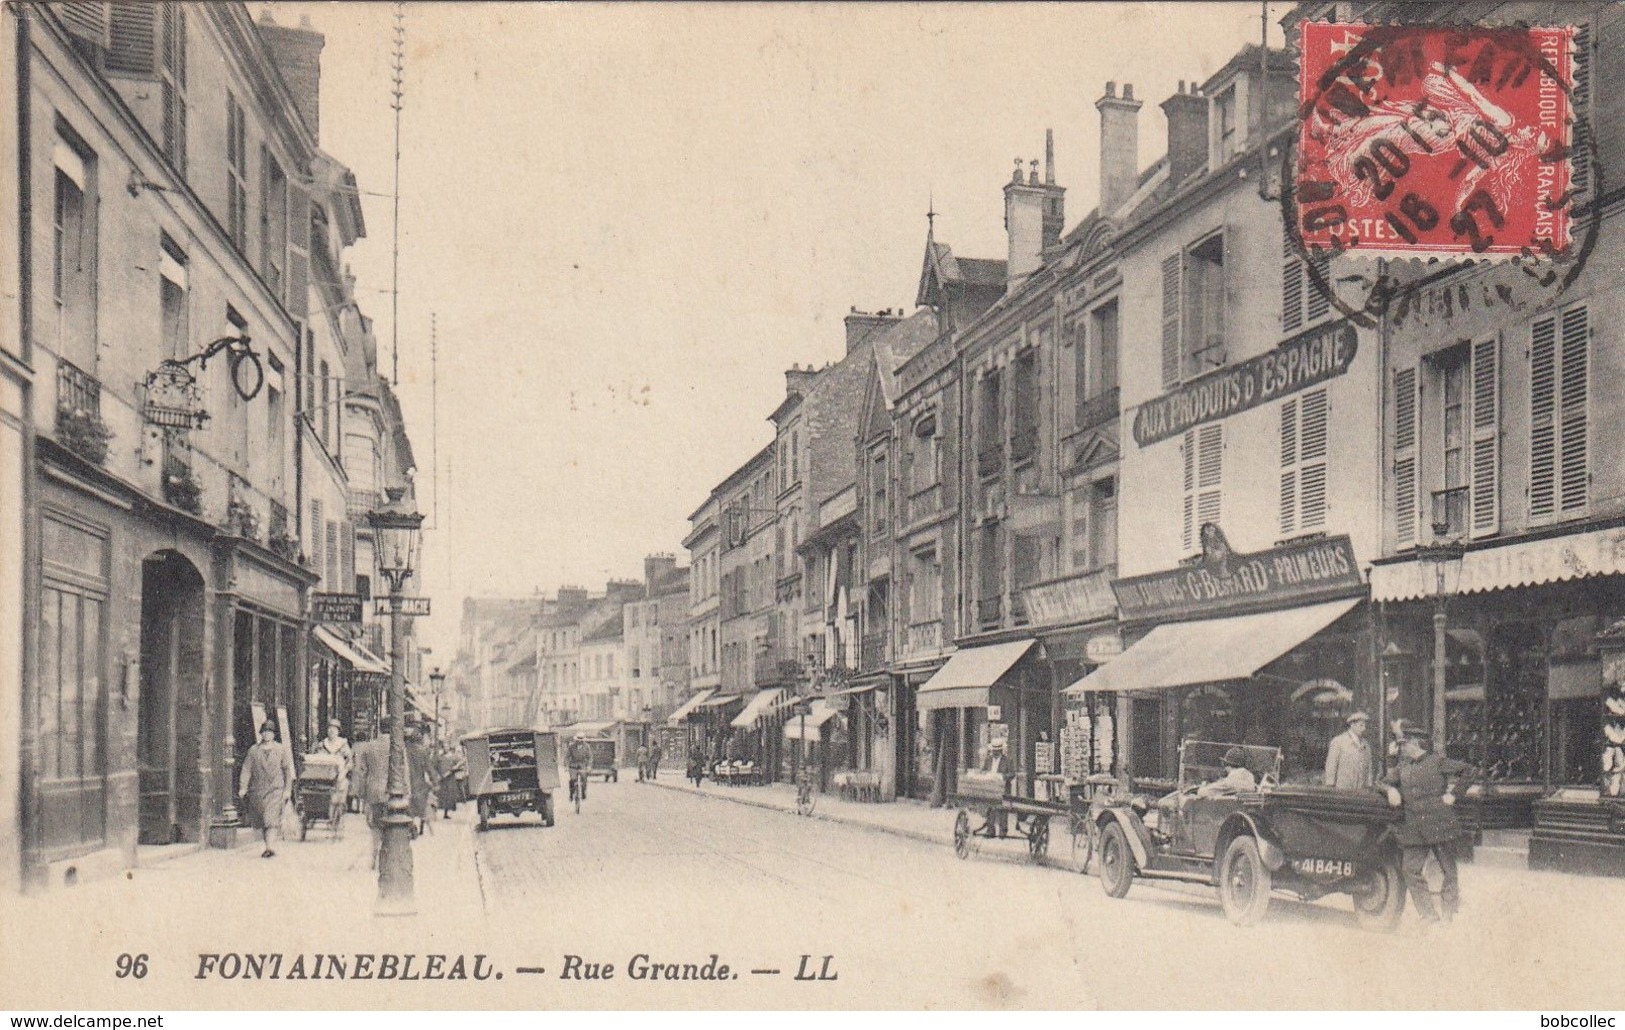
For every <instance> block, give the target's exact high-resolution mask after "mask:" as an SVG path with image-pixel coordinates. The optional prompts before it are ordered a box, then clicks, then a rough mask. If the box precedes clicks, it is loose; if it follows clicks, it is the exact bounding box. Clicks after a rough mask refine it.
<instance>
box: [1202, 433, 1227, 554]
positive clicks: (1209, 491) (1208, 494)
mask: <svg viewBox="0 0 1625 1030" xmlns="http://www.w3.org/2000/svg"><path fill="white" fill-rule="evenodd" d="M1223 471H1224V426H1222V425H1211V426H1202V427H1201V428H1200V429H1198V430H1197V431H1196V526H1197V528H1198V529H1200V528H1201V527H1202V526H1205V525H1207V524H1208V523H1209V522H1212V523H1214V524H1217V523H1218V521H1219V499H1220V495H1221V492H1222V491H1221V480H1222V478H1223V476H1222V473H1223Z"/></svg>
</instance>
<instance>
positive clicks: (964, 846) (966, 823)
mask: <svg viewBox="0 0 1625 1030" xmlns="http://www.w3.org/2000/svg"><path fill="white" fill-rule="evenodd" d="M954 854H956V855H958V856H959V857H960V858H969V857H970V813H969V812H967V811H965V810H964V809H963V808H961V809H960V810H959V814H958V815H956V816H954Z"/></svg>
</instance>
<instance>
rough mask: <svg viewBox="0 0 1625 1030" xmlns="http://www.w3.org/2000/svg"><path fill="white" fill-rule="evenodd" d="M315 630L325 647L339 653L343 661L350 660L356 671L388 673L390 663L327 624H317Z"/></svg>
mask: <svg viewBox="0 0 1625 1030" xmlns="http://www.w3.org/2000/svg"><path fill="white" fill-rule="evenodd" d="M314 632H315V634H316V639H317V640H319V641H321V643H322V646H323V647H325V648H327V649H328V650H329V651H332V652H333V653H334V654H335V655H338V657H339V658H340V659H342V660H343V661H346V662H349V663H350V666H351V668H353V669H355V671H356V672H374V673H380V674H383V675H388V673H389V665H388V664H387V663H386V662H384V661H383V659H381V658H378V657H377V656H375V655H374V654H373V653H372V652H371V651H368V650H367V649H366V648H364V647H362V646H361V645H360V644H355V643H351V642H350V641H348V640H346V639H344V638H343V637H341V636H339V635H338V634H337V633H335V632H333V631H332V630H330V629H328V628H327V627H326V626H317V627H316V629H315V631H314Z"/></svg>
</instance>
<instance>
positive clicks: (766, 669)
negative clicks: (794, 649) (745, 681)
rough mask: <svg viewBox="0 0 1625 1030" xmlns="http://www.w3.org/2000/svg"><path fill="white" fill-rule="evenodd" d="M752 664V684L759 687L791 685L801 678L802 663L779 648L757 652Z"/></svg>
mask: <svg viewBox="0 0 1625 1030" xmlns="http://www.w3.org/2000/svg"><path fill="white" fill-rule="evenodd" d="M755 658H756V660H755V661H754V662H752V663H751V682H752V683H755V684H756V685H757V686H758V687H769V686H773V685H775V684H780V683H791V682H794V681H795V680H798V679H800V678H801V662H799V661H797V660H796V659H794V658H791V657H789V656H788V655H787V654H786V653H785V652H784V651H782V650H779V649H777V648H763V649H762V650H760V651H757V652H756V656H755Z"/></svg>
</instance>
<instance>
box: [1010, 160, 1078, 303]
mask: <svg viewBox="0 0 1625 1030" xmlns="http://www.w3.org/2000/svg"><path fill="white" fill-rule="evenodd" d="M1048 142H1049V145H1048V146H1047V147H1046V152H1047V153H1046V157H1047V158H1048V163H1047V166H1046V169H1045V171H1046V176H1047V177H1048V178H1050V179H1053V177H1054V173H1055V162H1054V154H1053V150H1054V146H1053V137H1051V138H1050V139H1049V140H1048ZM1065 197H1066V190H1064V189H1062V188H1061V187H1059V186H1057V185H1055V183H1054V182H1053V181H1051V182H1040V181H1039V178H1038V162H1037V161H1036V160H1035V161H1033V162H1032V163H1031V165H1030V167H1029V169H1028V172H1027V175H1026V176H1025V177H1023V176H1022V174H1021V158H1019V157H1018V158H1016V167H1015V172H1014V174H1013V175H1011V177H1010V181H1009V182H1008V183H1006V184H1005V186H1004V231H1005V234H1006V236H1008V238H1009V241H1010V244H1009V246H1010V249H1009V254H1008V263H1007V264H1006V265H1005V293H1007V294H1009V293H1014V292H1015V291H1016V290H1018V289H1020V287H1021V284H1022V283H1024V282H1025V281H1026V280H1027V277H1028V276H1029V275H1032V274H1033V273H1034V272H1035V271H1037V270H1038V268H1039V267H1040V266H1041V265H1043V263H1044V251H1045V249H1046V248H1049V247H1054V246H1055V245H1057V244H1058V243H1060V241H1061V225H1062V222H1063V221H1064V219H1065V217H1066V212H1065V208H1064V206H1063V205H1064V203H1065Z"/></svg>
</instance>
